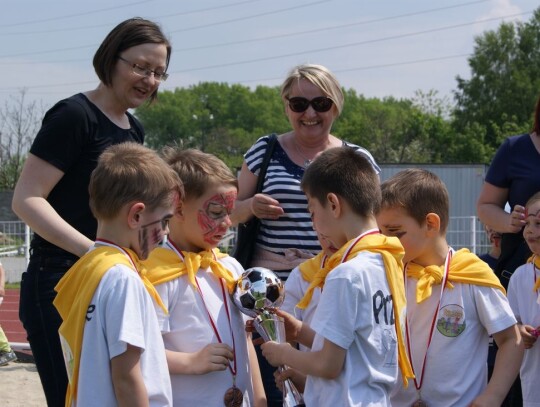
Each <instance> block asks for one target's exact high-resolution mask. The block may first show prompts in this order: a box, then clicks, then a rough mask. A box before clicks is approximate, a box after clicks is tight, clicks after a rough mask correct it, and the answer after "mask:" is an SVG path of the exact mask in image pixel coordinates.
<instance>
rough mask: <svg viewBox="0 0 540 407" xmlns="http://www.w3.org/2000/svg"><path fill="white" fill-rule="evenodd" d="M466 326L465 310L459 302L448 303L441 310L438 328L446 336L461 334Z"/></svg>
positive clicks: (452, 336) (451, 336)
mask: <svg viewBox="0 0 540 407" xmlns="http://www.w3.org/2000/svg"><path fill="white" fill-rule="evenodd" d="M465 328H466V324H465V312H464V310H463V307H461V306H459V305H457V304H448V305H445V306H444V307H442V308H441V309H440V310H439V319H438V320H437V330H438V331H439V332H440V333H441V334H442V335H444V336H447V337H450V338H454V337H456V336H459V335H460V334H461V333H462V332H463V331H464V330H465Z"/></svg>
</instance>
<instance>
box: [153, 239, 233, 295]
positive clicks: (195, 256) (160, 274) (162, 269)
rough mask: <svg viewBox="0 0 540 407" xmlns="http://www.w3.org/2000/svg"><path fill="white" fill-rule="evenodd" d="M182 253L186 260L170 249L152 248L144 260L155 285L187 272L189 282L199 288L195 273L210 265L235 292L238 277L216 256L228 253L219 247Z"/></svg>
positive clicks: (230, 291)
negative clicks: (222, 251)
mask: <svg viewBox="0 0 540 407" xmlns="http://www.w3.org/2000/svg"><path fill="white" fill-rule="evenodd" d="M182 254H183V255H184V261H182V259H181V258H179V257H178V255H177V254H176V253H175V252H174V251H172V250H170V249H167V248H164V247H158V248H157V249H154V250H152V252H150V256H149V257H148V259H146V260H145V261H144V262H143V264H144V266H145V268H146V270H147V275H148V279H149V280H150V282H151V283H152V284H154V285H158V284H163V283H165V282H167V281H171V280H174V279H175V278H178V277H180V276H183V275H184V274H187V276H188V279H189V282H190V283H191V284H192V285H193V286H194V287H195V288H197V284H196V282H195V275H196V274H197V272H198V271H199V269H200V268H203V269H206V268H208V267H210V270H212V273H213V274H214V275H215V276H216V277H218V278H222V279H224V280H225V282H226V283H227V288H228V289H229V293H232V292H233V290H234V286H235V285H236V279H235V278H234V277H233V274H232V273H231V272H230V271H229V270H227V269H226V268H225V267H224V266H223V265H222V264H221V263H220V262H218V261H216V260H215V257H214V255H215V256H216V258H218V259H219V258H223V257H226V256H228V255H227V254H224V253H221V252H220V251H219V249H214V250H213V251H211V250H205V251H202V252H200V253H192V252H182Z"/></svg>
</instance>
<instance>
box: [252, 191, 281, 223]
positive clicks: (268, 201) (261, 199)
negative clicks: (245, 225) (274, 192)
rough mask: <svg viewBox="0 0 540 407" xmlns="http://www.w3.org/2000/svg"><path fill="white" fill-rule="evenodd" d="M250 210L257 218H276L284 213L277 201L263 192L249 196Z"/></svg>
mask: <svg viewBox="0 0 540 407" xmlns="http://www.w3.org/2000/svg"><path fill="white" fill-rule="evenodd" d="M251 212H252V213H253V215H255V216H256V217H257V218H259V219H278V218H279V217H280V216H281V215H283V213H284V211H283V208H282V207H281V206H279V202H278V201H276V200H275V199H274V198H272V197H270V196H268V195H265V194H255V195H254V196H253V198H251Z"/></svg>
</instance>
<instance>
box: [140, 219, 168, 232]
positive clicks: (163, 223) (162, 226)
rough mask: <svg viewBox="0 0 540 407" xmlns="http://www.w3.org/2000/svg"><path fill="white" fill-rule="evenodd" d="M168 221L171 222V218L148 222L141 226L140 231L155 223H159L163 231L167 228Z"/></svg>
mask: <svg viewBox="0 0 540 407" xmlns="http://www.w3.org/2000/svg"><path fill="white" fill-rule="evenodd" d="M169 220H171V218H168V217H167V218H163V219H158V220H156V221H154V222H150V223H147V224H146V225H142V226H141V229H143V228H147V227H148V226H152V225H155V224H156V223H160V222H161V230H165V229H167V228H168V227H169Z"/></svg>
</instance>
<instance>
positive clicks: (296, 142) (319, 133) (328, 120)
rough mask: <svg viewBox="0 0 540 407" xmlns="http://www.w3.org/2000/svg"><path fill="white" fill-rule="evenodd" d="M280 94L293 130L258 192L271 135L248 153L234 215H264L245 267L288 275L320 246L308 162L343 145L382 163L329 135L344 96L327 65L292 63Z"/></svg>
mask: <svg viewBox="0 0 540 407" xmlns="http://www.w3.org/2000/svg"><path fill="white" fill-rule="evenodd" d="M281 97H282V100H283V103H284V105H285V114H286V115H287V117H288V119H289V122H290V124H291V127H292V129H291V131H289V132H287V133H285V134H281V135H279V136H278V138H277V142H276V143H275V147H274V149H273V153H272V156H271V160H270V162H269V165H268V169H267V172H266V176H265V179H264V183H263V187H262V193H256V190H257V180H258V174H259V171H260V168H261V164H262V161H263V157H264V155H265V152H266V149H267V146H268V143H269V141H270V137H269V136H264V137H261V138H259V139H258V140H257V141H256V142H255V144H254V145H253V146H252V147H251V148H250V149H249V150H248V151H247V153H246V154H245V155H244V162H243V164H242V169H241V171H240V175H239V179H238V182H239V192H238V201H237V202H236V205H235V210H234V213H233V218H232V220H233V222H235V223H237V224H239V227H242V226H241V224H242V223H245V222H247V221H249V220H250V219H251V218H252V217H253V216H256V217H257V218H259V219H260V220H261V225H260V229H259V234H258V236H257V238H256V249H255V252H254V254H253V260H252V262H251V264H249V265H244V266H251V267H253V266H260V267H266V268H269V269H271V270H274V271H275V272H276V273H277V274H278V275H279V277H281V278H282V279H283V280H285V279H286V278H287V276H288V275H289V273H290V272H291V270H292V269H293V268H295V267H296V266H298V265H299V264H300V263H302V262H303V261H305V260H306V259H307V258H310V257H313V256H314V255H315V254H316V253H318V252H319V251H320V250H321V247H320V245H319V241H318V240H317V235H316V233H315V231H314V230H313V226H312V222H311V216H310V213H309V211H308V209H307V199H306V197H305V195H304V193H303V192H302V190H301V189H300V181H301V179H302V176H303V175H304V171H305V169H306V167H307V166H309V164H310V163H311V162H312V161H313V160H314V159H315V158H317V156H318V155H320V154H321V153H322V152H323V151H325V150H328V149H330V148H333V147H341V146H343V147H345V146H350V147H353V148H356V149H358V151H359V152H360V153H362V154H364V155H366V156H367V157H368V159H369V160H370V161H371V163H372V165H373V167H374V168H375V170H376V171H377V172H379V167H378V166H377V164H376V163H375V160H374V159H373V157H372V156H371V154H370V153H369V152H368V151H367V150H365V149H363V148H361V147H358V146H355V145H352V144H349V143H346V142H344V141H342V140H340V139H339V138H338V137H336V136H334V135H332V134H330V131H331V129H332V124H333V122H334V120H335V119H336V118H337V117H338V116H339V115H340V113H341V111H342V109H343V99H344V97H343V92H342V90H341V86H340V84H339V82H338V81H337V79H336V78H335V76H334V75H333V74H332V73H331V72H330V71H329V70H328V69H327V68H325V67H324V66H321V65H311V64H307V65H299V66H297V67H295V68H293V69H292V70H291V72H290V73H289V75H288V77H287V78H286V79H285V81H284V82H283V84H282V86H281ZM259 364H260V365H261V368H262V372H263V382H264V385H265V390H266V393H267V394H266V396H267V400H268V405H269V406H273V405H276V406H277V405H281V404H280V400H279V397H280V395H281V394H280V392H279V391H278V390H277V389H276V388H275V385H274V378H273V377H272V374H271V373H270V374H268V373H267V372H266V370H265V369H266V368H265V367H264V366H269V365H268V364H267V362H266V359H264V358H260V359H259ZM270 368H271V367H270ZM271 369H273V368H271Z"/></svg>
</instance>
